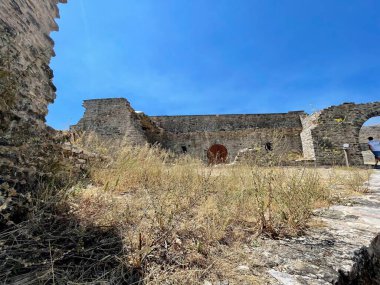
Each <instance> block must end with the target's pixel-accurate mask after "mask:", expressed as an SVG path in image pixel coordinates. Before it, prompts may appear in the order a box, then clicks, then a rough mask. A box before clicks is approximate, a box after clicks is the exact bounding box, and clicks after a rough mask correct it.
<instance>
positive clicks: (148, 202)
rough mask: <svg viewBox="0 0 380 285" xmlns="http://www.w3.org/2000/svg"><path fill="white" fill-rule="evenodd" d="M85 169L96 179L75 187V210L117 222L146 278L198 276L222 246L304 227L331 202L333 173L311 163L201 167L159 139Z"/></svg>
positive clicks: (131, 260) (96, 220)
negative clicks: (323, 172)
mask: <svg viewBox="0 0 380 285" xmlns="http://www.w3.org/2000/svg"><path fill="white" fill-rule="evenodd" d="M90 175H91V177H92V179H93V181H94V185H93V186H91V187H87V188H78V189H74V190H73V192H72V196H71V200H70V203H71V205H72V207H71V209H72V212H73V214H75V215H76V216H77V217H78V219H79V220H81V221H82V224H83V225H86V226H93V225H95V226H102V227H104V226H106V227H116V228H118V229H119V233H120V236H121V237H122V239H123V244H124V247H125V249H126V251H127V252H129V255H128V256H127V260H128V264H129V266H130V267H132V268H139V269H141V270H142V271H143V272H144V276H145V277H146V278H145V281H144V282H145V283H146V284H161V281H159V280H161V279H162V280H166V281H165V282H168V280H171V279H172V280H173V281H172V283H165V284H197V282H200V280H203V279H204V278H206V276H209V275H210V274H211V272H214V269H212V268H214V266H213V264H214V262H215V260H216V259H215V256H217V255H216V254H215V250H216V249H217V248H218V247H219V246H221V245H224V246H233V245H236V244H250V243H252V242H253V241H254V240H255V239H256V238H257V237H258V236H259V235H261V234H265V235H268V236H270V237H274V238H277V237H281V236H288V235H299V234H302V233H303V231H304V230H305V229H306V228H307V225H308V222H309V220H310V218H311V215H312V211H313V210H314V209H315V208H316V207H320V206H327V205H328V204H329V203H330V187H328V182H330V180H329V179H327V180H326V179H322V175H321V173H320V172H319V171H316V170H314V169H304V168H302V169H296V168H293V169H290V168H280V167H270V168H269V167H268V168H266V167H259V166H255V165H250V166H249V165H234V166H223V167H206V166H205V165H204V164H202V163H201V162H200V161H197V160H195V159H193V158H190V157H187V156H182V157H179V158H176V159H173V156H172V155H171V154H170V153H167V152H165V151H163V150H161V149H159V148H157V147H147V146H146V147H140V148H133V147H125V148H123V150H122V151H121V152H120V153H119V154H118V156H117V157H116V158H115V159H114V161H113V162H112V163H107V164H98V165H94V166H93V168H92V170H91V174H90ZM185 276H186V277H185ZM178 280H181V282H180V283H178Z"/></svg>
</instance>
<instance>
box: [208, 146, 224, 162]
mask: <svg viewBox="0 0 380 285" xmlns="http://www.w3.org/2000/svg"><path fill="white" fill-rule="evenodd" d="M227 157H228V151H227V148H226V147H225V146H224V145H221V144H214V145H212V146H211V147H210V148H209V149H208V151H207V158H208V164H221V163H226V161H227Z"/></svg>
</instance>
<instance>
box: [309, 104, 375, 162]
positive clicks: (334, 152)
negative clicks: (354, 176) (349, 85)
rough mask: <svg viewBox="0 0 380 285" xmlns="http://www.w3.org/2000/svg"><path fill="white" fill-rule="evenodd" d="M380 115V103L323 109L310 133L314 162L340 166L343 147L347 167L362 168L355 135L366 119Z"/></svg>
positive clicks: (342, 158)
mask: <svg viewBox="0 0 380 285" xmlns="http://www.w3.org/2000/svg"><path fill="white" fill-rule="evenodd" d="M379 115H380V102H374V103H368V104H354V103H345V104H342V105H339V106H332V107H330V108H327V109H325V110H323V111H322V112H321V114H320V116H319V118H318V126H317V127H316V128H314V129H313V130H312V136H313V143H314V148H315V155H316V161H317V163H318V164H320V165H335V164H337V165H343V164H344V163H345V162H344V152H343V150H342V146H343V144H345V143H347V144H349V145H350V147H349V149H348V155H349V161H350V164H351V165H363V156H362V152H361V146H360V142H359V133H360V129H361V128H362V126H363V124H364V123H365V122H366V121H367V120H368V119H370V118H372V117H376V116H379Z"/></svg>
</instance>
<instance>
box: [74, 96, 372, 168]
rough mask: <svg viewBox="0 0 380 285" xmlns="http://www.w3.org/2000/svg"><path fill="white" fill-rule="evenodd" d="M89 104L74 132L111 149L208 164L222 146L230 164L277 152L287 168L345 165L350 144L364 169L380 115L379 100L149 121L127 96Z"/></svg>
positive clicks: (355, 162)
mask: <svg viewBox="0 0 380 285" xmlns="http://www.w3.org/2000/svg"><path fill="white" fill-rule="evenodd" d="M84 106H85V108H86V112H85V115H84V117H83V118H82V119H81V120H80V121H79V123H78V124H77V125H75V126H73V127H72V129H73V130H74V131H80V132H87V133H88V132H92V133H95V134H97V135H98V136H99V137H100V138H101V140H103V141H108V142H107V143H108V145H110V146H114V147H119V146H120V145H123V144H125V143H127V142H128V143H131V144H137V145H142V144H145V143H150V144H155V143H159V144H160V145H161V146H163V147H164V148H167V149H169V150H171V151H173V152H174V153H188V154H190V155H192V156H195V157H198V158H200V159H202V160H204V161H207V160H208V159H207V153H208V150H209V149H210V148H211V147H212V146H213V145H216V144H218V145H223V146H224V147H225V148H226V149H227V151H228V159H227V162H233V161H236V162H237V161H239V162H242V161H248V160H252V159H253V160H255V161H257V160H258V158H260V156H263V155H264V156H265V153H266V152H268V151H270V150H275V151H277V152H278V153H280V154H282V155H283V156H284V157H286V159H284V160H285V161H287V164H288V165H296V164H298V165H300V164H302V165H304V164H305V163H306V164H312V163H313V164H314V165H344V164H345V163H346V162H345V158H344V150H343V144H345V143H347V144H349V148H348V150H347V153H348V160H349V163H350V164H351V165H363V155H362V152H361V148H362V147H361V145H360V142H359V131H360V128H361V127H362V126H363V124H364V122H365V121H366V120H368V119H369V118H371V117H373V116H377V115H378V114H380V102H375V103H369V104H353V103H345V104H343V105H340V106H333V107H330V108H327V109H325V110H322V111H320V112H316V113H314V114H312V115H310V116H308V115H307V114H306V113H304V112H302V111H297V112H289V113H282V114H250V115H249V114H248V115H198V116H153V117H148V116H146V115H144V114H142V113H136V112H135V111H134V110H133V108H132V107H131V106H130V104H129V102H128V101H127V100H126V99H123V98H118V99H98V100H87V101H85V102H84ZM276 143H277V145H275V144H276ZM273 146H275V147H273ZM243 150H245V151H243ZM256 156H257V157H258V158H257V157H256ZM367 156H368V155H367ZM366 160H367V161H368V159H366Z"/></svg>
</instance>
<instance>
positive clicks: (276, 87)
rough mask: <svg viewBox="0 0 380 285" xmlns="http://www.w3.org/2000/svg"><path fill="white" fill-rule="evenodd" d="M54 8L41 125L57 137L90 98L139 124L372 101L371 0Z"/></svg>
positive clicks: (139, 1)
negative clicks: (51, 99) (145, 118)
mask: <svg viewBox="0 0 380 285" xmlns="http://www.w3.org/2000/svg"><path fill="white" fill-rule="evenodd" d="M60 9H61V19H59V20H58V24H59V26H60V31H59V32H58V33H53V34H52V37H53V39H54V40H55V42H56V47H55V51H56V54H57V56H56V57H55V58H54V59H53V60H52V62H51V67H52V68H53V70H54V74H55V77H54V83H55V85H56V86H57V88H58V91H57V99H56V101H55V103H54V104H53V105H51V106H50V108H49V110H50V111H49V115H48V118H47V123H48V124H49V125H51V126H53V127H55V128H57V129H67V128H68V126H69V125H71V124H75V123H76V122H77V121H78V120H79V119H80V117H81V116H82V114H83V111H84V110H83V107H82V106H81V105H82V101H83V100H84V99H92V98H107V97H125V98H127V99H128V100H129V101H130V102H131V104H132V106H133V107H134V108H135V109H136V110H141V111H144V112H145V113H146V114H148V115H175V114H225V113H276V112H288V111H291V110H305V111H306V112H308V113H311V112H313V111H315V110H319V109H323V108H326V107H328V106H330V105H337V104H341V103H343V102H356V103H362V102H370V101H376V100H377V101H379V100H380V48H379V47H380V16H379V14H378V13H379V11H380V1H379V0H318V1H316V0H160V1H157V0H108V1H104V0H71V1H69V3H68V4H65V5H60ZM378 121H379V122H380V120H378Z"/></svg>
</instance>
